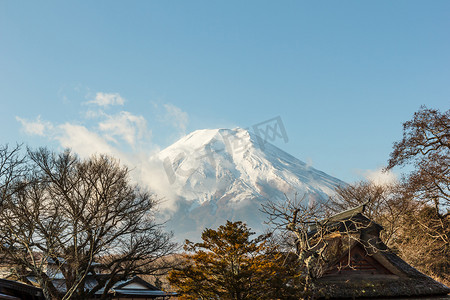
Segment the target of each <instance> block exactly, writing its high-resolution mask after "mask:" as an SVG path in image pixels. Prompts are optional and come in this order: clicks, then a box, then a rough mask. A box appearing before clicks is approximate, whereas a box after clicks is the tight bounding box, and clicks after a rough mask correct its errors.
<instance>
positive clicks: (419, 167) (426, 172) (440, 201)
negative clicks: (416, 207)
mask: <svg viewBox="0 0 450 300" xmlns="http://www.w3.org/2000/svg"><path fill="white" fill-rule="evenodd" d="M407 164H413V165H414V167H415V169H414V170H413V171H412V172H411V173H410V174H408V175H407V177H406V179H407V181H408V182H407V183H408V187H409V191H410V192H411V193H412V194H414V196H415V197H416V199H420V200H421V201H423V202H431V203H432V205H434V206H435V207H436V209H437V211H438V213H441V212H442V210H444V211H445V208H447V209H448V206H449V205H450V110H447V111H446V112H444V113H441V112H440V111H439V110H435V109H428V108H426V107H425V106H422V107H421V108H420V110H419V111H418V112H416V113H415V114H414V117H413V119H412V120H410V121H407V122H405V123H404V124H403V138H402V140H401V141H400V142H396V143H394V149H393V151H392V153H391V155H390V159H389V162H388V166H387V169H392V168H393V167H395V166H404V165H407Z"/></svg>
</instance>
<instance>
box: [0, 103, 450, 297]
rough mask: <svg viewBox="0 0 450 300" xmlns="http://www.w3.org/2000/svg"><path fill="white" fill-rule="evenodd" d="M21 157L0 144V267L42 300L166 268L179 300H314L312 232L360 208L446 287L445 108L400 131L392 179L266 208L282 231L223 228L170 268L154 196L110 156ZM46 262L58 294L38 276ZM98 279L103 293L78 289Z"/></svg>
mask: <svg viewBox="0 0 450 300" xmlns="http://www.w3.org/2000/svg"><path fill="white" fill-rule="evenodd" d="M20 148H21V147H20V146H17V147H13V148H9V147H8V146H3V147H0V259H1V261H2V263H3V264H6V265H8V267H9V268H10V270H11V271H12V273H13V275H14V276H15V278H17V279H19V280H22V281H25V282H29V281H30V278H34V280H35V282H36V283H37V284H38V285H39V286H40V287H42V289H43V291H44V294H45V297H46V298H47V299H87V298H90V297H92V295H93V293H95V292H97V291H99V290H103V296H102V297H103V298H107V296H108V295H107V293H108V290H109V289H110V288H111V286H112V285H113V284H114V283H115V282H117V281H119V280H122V279H125V278H127V277H128V276H130V275H152V274H153V275H154V274H157V273H158V272H159V271H164V270H167V269H169V268H171V269H172V272H171V273H170V275H169V280H170V282H171V284H172V285H173V286H174V287H175V288H176V289H177V290H178V291H179V292H180V293H182V297H183V298H185V299H198V298H200V299H236V300H238V299H277V298H280V299H298V298H299V297H312V296H313V295H311V290H312V288H313V287H314V282H315V280H316V279H318V278H320V276H322V275H323V272H324V270H323V268H322V266H323V255H322V254H323V252H324V251H325V248H324V247H326V244H327V243H324V240H323V236H324V234H325V233H326V232H323V231H320V230H319V229H320V226H319V227H318V226H316V233H315V235H313V236H311V235H310V234H309V233H308V232H309V231H310V229H311V225H317V224H320V222H319V220H321V219H322V218H325V217H327V215H330V214H332V213H333V212H340V211H342V210H345V209H347V208H352V207H355V206H358V205H361V204H364V205H366V206H367V209H366V211H365V213H366V214H367V216H368V217H369V218H370V219H372V220H374V221H375V222H377V223H379V224H381V225H382V226H383V227H384V231H383V232H382V240H383V242H384V243H385V244H386V245H388V246H389V247H390V248H392V249H393V250H395V251H396V252H397V253H398V254H399V255H400V256H401V257H402V258H403V259H404V260H405V261H407V262H408V263H410V264H411V265H413V266H414V267H416V268H418V269H419V270H420V271H422V272H424V273H426V274H428V275H430V276H432V277H434V278H436V279H438V280H440V281H441V282H444V283H446V284H447V285H449V284H450V277H449V274H450V241H449V237H450V229H449V228H450V226H449V225H450V214H449V207H450V111H446V112H444V113H441V112H440V111H438V110H433V109H428V108H426V107H422V108H421V109H420V110H419V111H418V112H416V113H415V115H414V117H413V119H412V120H410V121H408V122H406V123H405V124H404V132H403V138H402V140H401V141H399V142H396V143H394V147H393V152H392V153H391V156H390V159H389V161H388V166H387V170H389V169H392V168H394V167H397V166H400V167H401V166H405V165H411V166H412V171H411V172H410V173H407V174H404V176H403V177H402V179H401V180H400V181H399V182H396V183H392V184H390V185H377V184H375V183H372V182H366V181H363V182H359V183H356V184H353V185H348V186H344V187H339V188H338V189H337V195H336V196H335V197H333V198H332V199H330V201H329V203H327V204H326V206H304V205H303V203H302V201H301V200H302V199H292V200H291V199H287V201H285V202H284V203H281V204H280V203H275V202H268V203H267V204H265V205H264V206H263V207H262V210H263V211H264V212H266V213H267V216H268V222H269V223H270V224H272V228H273V229H274V230H276V229H277V230H280V232H279V234H277V235H273V234H265V235H261V236H258V237H255V238H252V236H253V234H252V233H251V229H250V228H248V227H247V226H246V225H245V223H242V222H227V223H226V224H225V225H223V226H220V227H219V228H218V229H217V230H213V229H206V230H205V231H204V232H203V234H202V242H201V243H191V242H189V241H187V243H186V245H185V247H184V249H185V253H184V254H183V258H182V259H181V260H180V261H178V260H172V261H171V264H168V263H167V262H166V261H165V260H164V259H163V258H164V257H165V256H167V255H170V254H172V253H174V251H175V249H176V248H175V244H174V243H172V242H171V235H170V234H168V233H166V232H164V231H163V228H162V226H161V224H158V223H155V220H154V212H155V208H156V205H157V203H158V199H157V198H156V197H155V196H154V195H152V194H150V193H148V192H147V191H145V190H143V189H142V188H140V187H138V186H135V185H132V184H131V183H130V180H129V177H128V174H129V170H128V169H127V168H125V167H122V166H120V165H119V163H118V162H117V161H116V160H114V159H113V158H111V157H108V156H97V157H91V158H90V159H86V160H81V159H80V158H78V157H77V156H76V155H74V154H72V153H70V151H65V152H63V153H59V154H58V153H52V152H50V151H48V150H47V149H40V150H38V151H31V150H28V151H27V152H26V153H23V152H22V151H21V149H20ZM317 228H319V229H317ZM322 228H325V227H322ZM293 253H294V254H293ZM321 260H322V261H321ZM50 261H51V262H52V263H54V264H55V265H56V267H57V270H58V272H59V273H61V274H62V276H63V278H64V283H65V285H66V287H67V292H66V293H64V294H61V293H59V292H58V291H57V290H56V288H55V286H54V285H53V281H52V278H51V276H49V274H48V272H47V270H46V269H45V267H46V266H47V264H48V263H49V262H50ZM174 264H176V266H174ZM97 272H98V275H100V274H101V275H102V276H98V277H97V283H98V284H97V285H96V286H95V287H93V288H91V289H89V290H88V289H85V288H84V286H85V282H86V278H87V276H88V274H90V276H94V277H95V276H96V275H97ZM105 274H108V275H107V276H105Z"/></svg>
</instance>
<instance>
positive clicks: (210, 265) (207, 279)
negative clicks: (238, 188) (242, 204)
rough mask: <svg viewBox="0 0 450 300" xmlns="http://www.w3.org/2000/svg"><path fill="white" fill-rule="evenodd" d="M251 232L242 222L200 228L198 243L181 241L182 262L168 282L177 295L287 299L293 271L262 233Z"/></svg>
mask: <svg viewBox="0 0 450 300" xmlns="http://www.w3.org/2000/svg"><path fill="white" fill-rule="evenodd" d="M252 235H253V233H252V232H251V231H250V229H249V228H248V227H247V226H246V224H245V223H242V222H230V221H227V223H226V224H225V225H222V226H220V227H219V228H218V229H217V230H214V229H206V230H205V231H204V232H203V233H202V240H203V241H202V242H201V243H192V242H190V241H186V245H185V250H186V251H187V253H186V254H185V255H184V258H185V264H184V265H183V266H182V267H181V268H179V269H178V270H174V271H172V272H171V273H170V274H169V281H170V282H171V284H172V285H173V286H175V287H176V288H177V290H178V292H179V293H181V294H182V295H183V299H235V300H239V299H278V298H282V299H289V298H290V296H291V295H292V294H293V293H294V292H295V291H294V290H292V289H293V288H291V290H290V289H289V288H288V285H287V281H293V280H294V278H295V274H294V273H295V272H294V271H293V270H290V269H289V267H288V266H287V264H284V262H286V260H285V257H284V256H283V255H282V254H281V253H279V252H277V249H276V246H274V245H271V243H270V241H269V236H268V235H261V236H258V237H256V238H254V239H252V238H251V236H252ZM290 267H292V265H291V266H290Z"/></svg>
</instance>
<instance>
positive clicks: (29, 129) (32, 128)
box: [16, 116, 53, 136]
mask: <svg viewBox="0 0 450 300" xmlns="http://www.w3.org/2000/svg"><path fill="white" fill-rule="evenodd" d="M16 120H17V121H18V122H20V123H21V124H22V130H23V131H24V132H25V133H26V134H29V135H39V136H44V135H45V133H46V131H48V130H51V129H52V128H53V125H52V124H51V123H50V122H45V121H42V120H41V116H37V118H36V120H35V121H29V120H26V119H23V118H20V117H17V116H16Z"/></svg>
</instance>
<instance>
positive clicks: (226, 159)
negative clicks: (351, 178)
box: [151, 128, 345, 241]
mask: <svg viewBox="0 0 450 300" xmlns="http://www.w3.org/2000/svg"><path fill="white" fill-rule="evenodd" d="M151 159H152V160H153V161H159V162H160V163H161V164H162V165H163V169H164V173H165V175H166V176H165V177H167V183H168V187H169V189H170V196H166V197H171V198H173V199H172V201H173V202H172V207H171V210H170V216H171V217H170V220H169V221H168V223H167V227H168V228H169V229H170V230H173V231H174V233H175V238H176V239H177V240H178V241H181V240H183V239H185V238H188V239H190V240H194V241H198V240H199V239H200V236H201V232H202V231H203V230H204V229H205V228H217V227H218V226H220V225H222V224H224V223H225V221H226V220H233V221H238V220H240V221H244V222H245V223H247V225H248V226H249V227H250V228H252V230H253V231H255V232H257V233H262V232H263V230H264V228H265V225H264V221H265V220H266V219H267V217H266V216H265V215H264V214H263V213H262V212H261V211H260V208H261V204H262V203H264V202H266V201H267V200H268V199H271V200H274V201H284V200H285V199H286V198H285V195H288V196H293V195H294V194H295V193H298V194H299V195H300V196H302V195H305V198H304V199H305V200H304V201H325V200H327V199H328V197H329V196H330V195H333V194H334V188H335V187H336V186H339V185H343V184H345V183H344V182H343V181H341V180H339V179H337V178H334V177H332V176H330V175H327V174H326V173H324V172H322V171H319V170H316V169H314V168H312V167H311V166H309V165H308V164H306V163H304V162H302V161H300V160H298V159H297V158H295V157H293V156H291V155H289V154H288V153H286V152H284V151H283V150H281V149H279V148H277V147H276V146H274V145H272V144H270V143H268V142H265V141H263V140H262V139H261V137H260V136H258V135H256V134H255V133H252V132H250V131H247V130H245V129H241V128H235V129H205V130H197V131H194V132H192V133H190V134H189V135H187V136H185V137H183V138H181V139H180V140H179V141H177V142H175V143H174V144H172V145H171V146H169V147H167V148H166V149H164V150H162V151H161V152H159V153H158V154H156V155H155V156H153V157H152V158H151Z"/></svg>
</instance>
